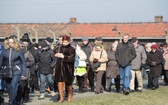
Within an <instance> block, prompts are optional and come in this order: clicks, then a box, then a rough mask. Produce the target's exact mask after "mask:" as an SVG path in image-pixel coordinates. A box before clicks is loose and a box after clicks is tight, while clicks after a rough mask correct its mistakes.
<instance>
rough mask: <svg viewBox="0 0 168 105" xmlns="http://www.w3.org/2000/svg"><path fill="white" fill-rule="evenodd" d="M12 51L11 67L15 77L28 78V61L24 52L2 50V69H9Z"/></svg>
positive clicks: (0, 64) (0, 61)
mask: <svg viewBox="0 0 168 105" xmlns="http://www.w3.org/2000/svg"><path fill="white" fill-rule="evenodd" d="M10 51H11V53H12V54H11V66H12V68H13V75H17V74H20V75H23V76H26V69H27V66H26V60H25V57H24V53H23V50H22V49H20V50H19V51H15V50H13V49H12V48H10V49H4V48H3V49H2V53H1V55H0V68H2V67H5V66H6V67H9V55H10Z"/></svg>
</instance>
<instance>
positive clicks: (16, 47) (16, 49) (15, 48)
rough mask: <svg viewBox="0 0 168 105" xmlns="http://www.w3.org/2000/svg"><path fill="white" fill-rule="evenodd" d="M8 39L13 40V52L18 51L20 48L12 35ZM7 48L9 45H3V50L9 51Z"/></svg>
mask: <svg viewBox="0 0 168 105" xmlns="http://www.w3.org/2000/svg"><path fill="white" fill-rule="evenodd" d="M9 39H13V44H14V46H13V49H14V50H15V51H19V50H20V48H21V47H20V43H19V41H18V40H17V38H16V37H15V36H14V35H12V36H10V37H9ZM9 48H10V46H9V43H4V49H9Z"/></svg>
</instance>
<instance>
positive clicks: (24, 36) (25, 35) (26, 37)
mask: <svg viewBox="0 0 168 105" xmlns="http://www.w3.org/2000/svg"><path fill="white" fill-rule="evenodd" d="M20 40H21V41H25V42H30V38H29V35H28V34H27V33H25V34H24V35H23V36H22V38H21V39H20Z"/></svg>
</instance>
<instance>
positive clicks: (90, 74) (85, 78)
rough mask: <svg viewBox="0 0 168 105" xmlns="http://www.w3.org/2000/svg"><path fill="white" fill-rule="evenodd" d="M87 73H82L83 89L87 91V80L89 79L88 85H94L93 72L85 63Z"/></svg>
mask: <svg viewBox="0 0 168 105" xmlns="http://www.w3.org/2000/svg"><path fill="white" fill-rule="evenodd" d="M86 70H87V73H86V74H85V75H84V90H85V91H87V86H88V82H87V79H88V80H89V86H90V87H94V73H93V70H92V69H91V66H89V65H87V67H86Z"/></svg>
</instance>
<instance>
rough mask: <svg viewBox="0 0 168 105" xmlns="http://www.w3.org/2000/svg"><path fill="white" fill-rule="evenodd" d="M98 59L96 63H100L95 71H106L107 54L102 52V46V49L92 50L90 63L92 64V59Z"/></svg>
mask: <svg viewBox="0 0 168 105" xmlns="http://www.w3.org/2000/svg"><path fill="white" fill-rule="evenodd" d="M101 51H102V56H101V58H100V54H101ZM95 58H96V59H98V62H100V63H101V65H100V67H98V68H97V70H95V71H96V72H97V71H106V62H107V52H106V51H105V50H104V47H103V46H102V48H99V49H97V48H96V47H94V48H93V51H92V53H91V55H90V58H89V60H90V62H91V63H93V60H94V59H95Z"/></svg>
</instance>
